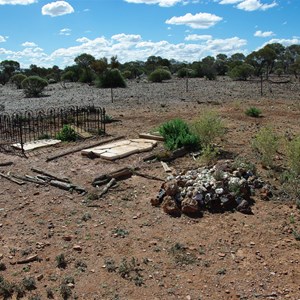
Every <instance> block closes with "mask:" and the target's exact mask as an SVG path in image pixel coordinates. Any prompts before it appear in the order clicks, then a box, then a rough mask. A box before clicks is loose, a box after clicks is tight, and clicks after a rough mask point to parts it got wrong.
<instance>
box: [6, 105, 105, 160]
mask: <svg viewBox="0 0 300 300" xmlns="http://www.w3.org/2000/svg"><path fill="white" fill-rule="evenodd" d="M65 125H69V126H70V127H71V128H72V129H73V130H74V131H75V132H76V134H77V135H78V136H80V137H81V138H88V137H91V136H93V135H102V134H105V132H106V128H105V109H104V108H100V107H96V106H80V107H79V106H71V107H58V108H49V109H47V110H36V111H31V110H30V111H25V112H15V113H13V114H7V113H1V114H0V151H2V152H11V153H12V154H15V153H16V149H17V150H18V151H19V152H21V154H23V155H25V151H26V150H28V149H26V148H28V147H29V149H31V148H32V146H28V145H30V144H32V143H33V142H35V141H39V140H48V139H55V137H56V136H57V134H58V133H59V132H60V131H61V129H62V128H63V127H64V126H65ZM74 128H75V129H76V130H75V129H74ZM35 144H36V143H35ZM50 144H51V143H50ZM25 146H26V147H25ZM27 146H28V147H27Z"/></svg>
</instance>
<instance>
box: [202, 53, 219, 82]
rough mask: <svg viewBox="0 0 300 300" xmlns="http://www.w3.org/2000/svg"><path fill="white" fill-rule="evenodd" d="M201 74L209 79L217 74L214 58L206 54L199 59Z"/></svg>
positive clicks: (214, 77) (212, 78)
mask: <svg viewBox="0 0 300 300" xmlns="http://www.w3.org/2000/svg"><path fill="white" fill-rule="evenodd" d="M201 66H202V72H203V75H204V76H205V77H206V78H207V79H209V80H214V79H216V76H217V71H216V67H215V58H214V57H212V56H207V57H205V58H203V59H202V61H201Z"/></svg>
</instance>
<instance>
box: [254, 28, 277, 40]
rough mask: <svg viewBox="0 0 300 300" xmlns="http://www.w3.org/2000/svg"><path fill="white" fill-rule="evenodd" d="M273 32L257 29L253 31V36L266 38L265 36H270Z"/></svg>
mask: <svg viewBox="0 0 300 300" xmlns="http://www.w3.org/2000/svg"><path fill="white" fill-rule="evenodd" d="M274 35H275V33H274V32H273V31H264V32H263V31H261V30H257V31H256V32H255V33H254V36H256V37H262V38H266V37H270V36H274Z"/></svg>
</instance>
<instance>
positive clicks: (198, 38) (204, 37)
mask: <svg viewBox="0 0 300 300" xmlns="http://www.w3.org/2000/svg"><path fill="white" fill-rule="evenodd" d="M211 39H212V36H211V35H199V34H189V35H188V36H186V37H185V40H186V41H203V40H204V41H207V40H211Z"/></svg>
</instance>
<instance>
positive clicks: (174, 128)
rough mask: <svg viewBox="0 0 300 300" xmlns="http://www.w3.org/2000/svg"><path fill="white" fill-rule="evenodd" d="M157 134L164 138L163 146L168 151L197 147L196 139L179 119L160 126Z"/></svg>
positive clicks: (197, 140) (197, 141)
mask: <svg viewBox="0 0 300 300" xmlns="http://www.w3.org/2000/svg"><path fill="white" fill-rule="evenodd" d="M159 133H160V134H161V135H162V136H163V137H164V138H165V146H166V148H167V149H168V150H175V149H178V148H181V147H185V148H187V149H194V148H197V147H199V139H198V137H197V136H196V135H194V134H193V133H191V131H190V128H189V126H188V125H187V123H185V122H184V121H183V120H181V119H173V120H171V121H169V122H166V123H164V124H162V125H161V126H160V127H159Z"/></svg>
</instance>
